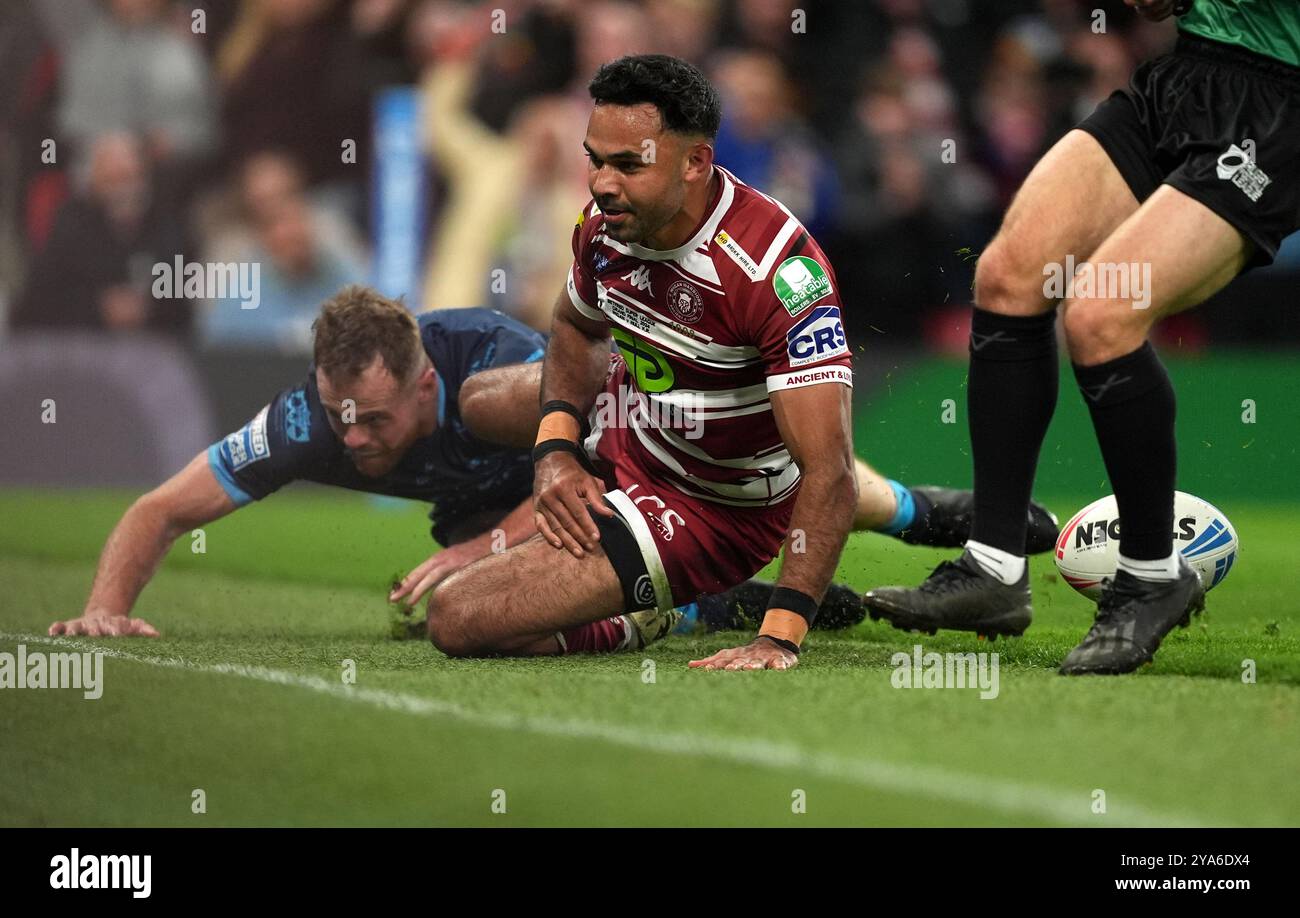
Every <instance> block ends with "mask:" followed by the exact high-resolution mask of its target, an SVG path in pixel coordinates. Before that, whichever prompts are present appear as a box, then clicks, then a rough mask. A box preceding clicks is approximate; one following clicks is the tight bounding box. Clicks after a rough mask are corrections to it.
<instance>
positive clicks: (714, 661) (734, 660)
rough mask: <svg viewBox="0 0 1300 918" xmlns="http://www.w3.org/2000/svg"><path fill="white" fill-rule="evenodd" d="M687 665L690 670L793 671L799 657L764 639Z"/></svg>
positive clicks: (755, 640)
mask: <svg viewBox="0 0 1300 918" xmlns="http://www.w3.org/2000/svg"><path fill="white" fill-rule="evenodd" d="M687 665H688V666H690V667H691V668H692V669H728V670H734V669H794V667H796V666H798V665H799V655H798V654H795V653H791V652H790V651H788V650H786V649H785V648H784V647H780V646H778V645H776V644H774V643H772V642H771V641H769V640H767V639H765V638H755V639H754V640H752V641H750V642H749V643H748V644H746V645H745V646H744V647H728V648H727V649H726V650H719V651H718V652H717V653H715V654H714V655H713V656H711V657H705V658H704V659H703V660H692V661H691V662H690V663H689V664H687Z"/></svg>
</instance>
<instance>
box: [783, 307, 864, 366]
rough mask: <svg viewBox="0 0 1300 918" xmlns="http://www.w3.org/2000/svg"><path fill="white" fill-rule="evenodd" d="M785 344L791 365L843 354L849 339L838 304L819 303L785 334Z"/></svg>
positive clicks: (805, 363)
mask: <svg viewBox="0 0 1300 918" xmlns="http://www.w3.org/2000/svg"><path fill="white" fill-rule="evenodd" d="M785 343H786V351H787V354H788V355H789V358H790V366H791V368H794V367H802V366H807V365H808V364H810V363H818V362H820V361H823V360H830V359H831V358H833V357H842V356H844V355H845V354H847V353H848V352H849V342H848V339H847V338H845V336H844V324H843V322H841V321H840V307H838V306H829V305H828V306H818V307H817V308H816V309H814V310H813V311H812V312H810V313H808V315H807V316H805V317H804V318H802V319H800V320H799V322H798V324H797V325H795V326H794V327H793V328H791V329H790V330H789V331H788V332H786V333H785Z"/></svg>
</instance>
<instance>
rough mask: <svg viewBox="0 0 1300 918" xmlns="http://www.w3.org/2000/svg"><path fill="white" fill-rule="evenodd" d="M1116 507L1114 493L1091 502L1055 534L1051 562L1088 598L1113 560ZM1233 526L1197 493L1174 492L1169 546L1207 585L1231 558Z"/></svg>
mask: <svg viewBox="0 0 1300 918" xmlns="http://www.w3.org/2000/svg"><path fill="white" fill-rule="evenodd" d="M1119 532H1120V530H1119V512H1118V508H1117V507H1116V504H1115V496H1114V495H1113V494H1112V495H1111V496H1110V497H1103V498H1102V499H1101V500H1098V501H1093V502H1092V503H1091V504H1089V505H1088V506H1086V507H1084V508H1083V509H1082V510H1080V511H1079V512H1078V513H1076V514H1075V515H1074V516H1072V517H1071V518H1070V521H1069V522H1068V523H1066V524H1065V528H1064V529H1062V530H1061V534H1060V535H1059V536H1057V538H1056V567H1057V570H1059V571H1060V572H1061V576H1062V577H1064V578H1065V582H1066V583H1068V584H1069V585H1070V586H1072V587H1074V588H1075V589H1076V590H1078V591H1079V592H1080V593H1082V594H1083V595H1085V596H1087V597H1089V598H1090V599H1097V598H1098V597H1100V596H1101V581H1102V580H1103V579H1104V578H1106V577H1113V576H1115V569H1116V567H1117V566H1118V565H1119ZM1237 547H1238V543H1237V531H1236V530H1235V529H1233V528H1232V523H1230V522H1228V518H1227V517H1226V516H1224V514H1223V511H1221V510H1219V508H1217V507H1215V506H1214V505H1213V504H1210V503H1207V502H1206V501H1203V500H1201V499H1200V498H1199V497H1195V496H1194V495H1191V494H1187V493H1185V492H1183V491H1175V492H1174V550H1175V551H1177V552H1179V553H1180V554H1182V556H1183V557H1184V558H1186V559H1187V562H1188V563H1189V564H1190V565H1191V566H1192V568H1193V570H1195V571H1196V572H1197V573H1198V574H1200V576H1201V583H1202V584H1204V585H1205V589H1207V590H1209V589H1211V588H1213V587H1215V586H1218V585H1219V584H1220V583H1221V582H1222V581H1223V578H1224V577H1226V576H1228V571H1230V570H1231V569H1232V563H1233V562H1234V561H1236V560H1237Z"/></svg>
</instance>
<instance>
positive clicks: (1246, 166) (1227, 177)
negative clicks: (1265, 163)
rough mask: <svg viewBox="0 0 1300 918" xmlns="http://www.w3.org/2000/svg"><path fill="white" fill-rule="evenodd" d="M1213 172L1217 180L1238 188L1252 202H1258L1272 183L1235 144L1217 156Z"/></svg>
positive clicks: (1249, 156)
mask: <svg viewBox="0 0 1300 918" xmlns="http://www.w3.org/2000/svg"><path fill="white" fill-rule="evenodd" d="M1214 171H1215V173H1216V174H1217V175H1218V176H1219V178H1221V179H1223V180H1224V181H1230V182H1232V184H1234V185H1236V186H1237V187H1238V188H1240V189H1241V191H1242V193H1243V194H1245V195H1246V197H1248V198H1250V199H1251V200H1252V201H1258V200H1259V196H1260V195H1262V194H1263V193H1264V189H1265V188H1267V187H1268V186H1269V185H1271V184H1272V183H1273V180H1272V179H1271V178H1269V177H1268V175H1266V174H1265V172H1264V170H1263V169H1261V168H1259V166H1257V165H1255V160H1254V159H1253V158H1251V155H1250V154H1249V153H1247V152H1246V151H1245V150H1243V149H1242V148H1241V147H1239V146H1237V145H1236V144H1235V143H1234V144H1232V145H1230V146H1229V147H1228V149H1227V150H1225V151H1224V152H1223V153H1222V154H1220V155H1219V162H1218V165H1217V166H1216V167H1215V170H1214Z"/></svg>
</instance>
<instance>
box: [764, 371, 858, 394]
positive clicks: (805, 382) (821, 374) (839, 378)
mask: <svg viewBox="0 0 1300 918" xmlns="http://www.w3.org/2000/svg"><path fill="white" fill-rule="evenodd" d="M822 383H840V384H841V385H844V386H848V387H849V388H850V389H851V388H853V371H852V370H850V369H849V368H848V367H838V366H831V367H815V368H814V369H811V370H796V371H795V372H793V373H782V374H781V375H779V376H769V377H768V378H767V391H768V392H778V391H780V390H781V389H801V388H803V387H804V386H817V385H820V384H822Z"/></svg>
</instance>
